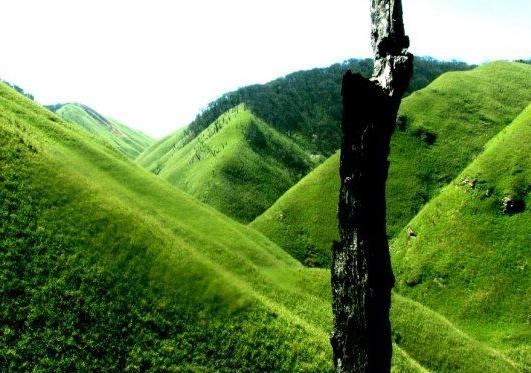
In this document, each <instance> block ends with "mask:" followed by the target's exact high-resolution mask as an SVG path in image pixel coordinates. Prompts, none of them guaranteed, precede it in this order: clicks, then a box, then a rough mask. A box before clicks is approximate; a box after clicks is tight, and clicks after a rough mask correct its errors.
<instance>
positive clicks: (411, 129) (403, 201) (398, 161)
mask: <svg viewBox="0 0 531 373" xmlns="http://www.w3.org/2000/svg"><path fill="white" fill-rule="evenodd" d="M530 83H531V66H529V65H525V64H521V63H509V62H495V63H489V64H486V65H482V66H480V67H478V68H476V69H474V70H472V71H466V72H452V73H446V74H444V75H442V76H441V77H440V78H438V79H437V80H435V81H434V82H433V83H431V84H430V85H429V86H428V87H426V88H424V89H422V90H420V91H417V92H415V93H413V94H411V95H410V96H409V97H407V98H405V99H404V101H403V102H402V106H401V108H400V117H399V125H398V129H397V131H396V132H395V134H394V136H393V139H392V144H391V155H390V160H391V168H390V175H389V180H388V185H387V206H388V211H387V224H388V233H389V235H390V236H391V237H394V236H395V235H396V234H397V233H398V232H400V231H401V230H402V228H403V227H404V226H405V225H406V224H407V223H408V221H409V220H410V219H411V218H413V216H415V214H416V213H417V212H418V211H419V210H420V209H421V207H422V206H424V205H425V204H426V203H427V202H428V201H429V200H430V199H431V198H433V197H434V196H436V195H437V194H438V193H439V192H440V190H441V188H443V187H445V186H446V185H447V184H448V183H449V182H450V181H451V180H452V179H453V178H455V177H456V176H457V175H458V174H459V173H460V172H461V171H462V170H463V169H464V168H465V167H466V166H467V165H468V164H469V163H470V162H471V161H472V160H474V159H475V157H476V156H477V155H479V154H480V153H481V152H482V151H483V146H484V145H485V144H486V143H487V141H488V140H489V139H491V138H492V137H493V136H495V135H496V134H497V133H498V132H499V131H500V130H501V129H503V128H504V127H505V126H506V125H508V124H509V123H510V122H511V121H512V120H513V119H514V118H515V116H516V115H518V113H520V112H521V110H523V108H525V106H526V105H527V104H528V103H529V102H530V101H531V91H530V90H529V86H530ZM338 162H339V157H338V155H337V154H335V155H333V156H332V157H331V158H330V159H329V160H327V161H326V162H324V163H323V164H322V165H321V166H319V167H318V168H317V169H315V170H314V171H313V172H312V173H310V174H309V175H308V176H306V177H305V178H304V179H302V180H301V181H300V182H299V183H298V184H296V185H295V186H293V187H292V188H291V189H290V190H289V191H288V192H286V193H285V194H284V195H283V196H282V197H281V198H279V200H278V201H277V202H276V203H275V204H274V205H273V206H272V207H271V208H269V209H268V210H267V211H266V212H265V213H264V214H262V215H261V216H259V217H258V218H257V219H256V220H255V221H254V222H253V223H252V224H251V226H252V227H253V228H255V229H258V230H259V231H261V232H262V233H264V234H265V235H266V236H267V237H269V238H270V239H271V240H273V241H274V242H276V243H277V244H279V245H280V246H281V247H282V248H284V249H285V250H287V251H288V252H289V253H291V254H292V255H294V256H295V257H296V258H297V259H299V260H300V261H301V262H305V263H306V264H308V265H317V266H326V267H327V266H328V265H329V263H330V248H331V246H332V241H333V240H334V239H337V234H338V233H337V223H336V208H337V201H338V193H339V176H338V174H337V172H338V169H339V164H338Z"/></svg>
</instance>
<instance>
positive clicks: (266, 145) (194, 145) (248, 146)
mask: <svg viewBox="0 0 531 373" xmlns="http://www.w3.org/2000/svg"><path fill="white" fill-rule="evenodd" d="M185 136H186V135H185V132H178V133H176V134H174V135H172V136H170V137H169V138H167V139H164V140H163V141H161V142H160V143H159V144H158V146H157V147H156V148H152V149H150V151H149V152H146V153H147V154H144V155H143V156H142V157H141V158H140V159H139V163H140V164H142V165H143V166H144V167H146V168H148V169H150V170H151V171H152V172H154V173H155V174H158V175H159V176H160V177H162V178H164V179H166V180H168V181H169V182H170V183H172V184H174V185H176V186H177V187H179V188H180V189H182V190H184V191H185V192H187V193H189V194H191V195H192V196H194V197H196V198H198V199H199V200H201V201H203V202H205V203H207V204H209V205H211V206H213V207H215V208H217V209H218V210H220V211H222V212H223V213H225V214H227V215H229V216H231V217H233V218H236V219H237V220H240V221H243V222H250V221H251V220H253V219H254V218H255V217H256V216H258V215H259V214H260V213H262V212H263V211H265V210H266V209H267V208H268V207H269V206H271V204H273V202H274V201H276V199H277V198H278V197H279V196H281V195H282V194H283V193H284V192H285V191H286V190H288V189H289V187H291V186H292V185H293V184H295V183H296V182H297V181H298V180H299V179H300V178H301V177H302V176H303V175H305V174H306V173H308V172H309V171H310V169H311V168H312V166H313V161H312V160H311V157H310V156H309V155H308V154H306V153H305V152H304V151H303V150H301V148H299V146H298V145H296V144H295V143H294V142H293V141H292V140H290V139H289V138H288V137H287V136H285V135H282V134H280V133H279V132H277V131H276V130H274V129H273V128H271V127H270V126H268V125H267V124H266V123H264V122H263V121H261V120H260V119H258V118H257V117H255V116H254V115H253V114H252V113H251V112H250V111H249V110H247V109H246V108H245V106H244V105H239V106H237V107H235V108H233V109H231V110H229V111H228V112H227V113H225V114H223V115H222V116H220V117H219V118H218V119H216V120H215V121H214V122H213V123H212V124H211V125H210V126H209V127H208V128H206V129H205V130H204V131H203V132H201V134H199V135H198V136H197V137H195V138H194V139H193V140H192V141H190V142H186V143H184V142H183V141H182V140H183V139H184V138H185ZM170 144H172V145H171V146H170ZM148 154H149V155H148ZM155 154H156V156H155Z"/></svg>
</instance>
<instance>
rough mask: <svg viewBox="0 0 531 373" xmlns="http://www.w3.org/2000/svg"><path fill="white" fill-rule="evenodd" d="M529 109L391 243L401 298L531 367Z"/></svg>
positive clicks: (529, 107)
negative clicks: (444, 316)
mask: <svg viewBox="0 0 531 373" xmlns="http://www.w3.org/2000/svg"><path fill="white" fill-rule="evenodd" d="M530 143H531V105H529V106H528V107H527V109H525V110H524V111H523V112H522V113H521V114H520V115H519V116H518V117H517V118H516V119H515V120H514V121H513V122H512V123H511V124H510V125H509V126H508V127H506V128H505V129H504V130H502V131H501V132H500V133H499V134H498V135H497V136H496V137H494V138H493V139H492V140H491V141H489V142H488V143H487V145H486V146H485V151H484V152H483V153H482V154H481V155H480V156H479V157H478V158H476V160H474V162H472V163H471V164H470V165H469V166H468V167H466V168H465V170H464V171H462V172H461V173H460V174H459V176H458V177H457V178H455V179H454V180H453V181H452V182H451V183H450V184H449V185H448V186H447V187H445V188H444V189H443V190H442V192H441V193H440V194H439V195H438V196H437V197H435V198H434V199H433V200H431V201H430V202H429V203H428V204H427V205H426V206H425V207H424V208H423V209H422V210H421V211H420V212H419V214H418V215H417V216H416V217H415V218H414V219H413V220H411V222H410V223H409V224H408V226H409V227H410V229H412V230H413V231H414V232H415V234H414V236H411V235H410V237H408V235H407V234H406V233H405V232H402V233H401V234H399V235H398V236H397V238H396V239H395V240H394V241H393V243H392V258H393V264H394V268H395V274H396V276H397V285H396V289H397V290H398V291H399V292H400V293H401V294H403V295H406V296H408V297H411V298H412V299H415V300H417V301H420V302H422V303H423V304H425V305H428V306H429V307H430V308H431V309H433V310H436V311H438V312H440V313H442V314H444V315H446V316H447V317H448V318H449V319H450V320H452V322H454V323H455V324H456V325H458V326H459V327H460V328H461V329H463V330H466V331H467V332H469V333H470V334H472V335H474V336H477V338H479V339H480V340H482V341H485V342H488V343H490V344H492V345H493V346H495V347H500V348H501V347H502V346H505V347H507V348H509V349H510V350H511V351H512V353H511V354H512V355H513V356H514V357H515V358H518V359H520V360H521V361H522V362H526V363H527V366H528V368H531V329H530V328H529V310H530V309H531V299H530V298H529V294H530V293H531V277H530V276H529V263H530V262H531V251H530V249H531V209H530V206H531V193H530V192H531V158H530V154H529V150H530V147H529V144H530Z"/></svg>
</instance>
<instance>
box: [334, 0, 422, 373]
mask: <svg viewBox="0 0 531 373" xmlns="http://www.w3.org/2000/svg"><path fill="white" fill-rule="evenodd" d="M371 16H372V45H373V49H374V55H375V64H374V71H373V76H372V78H371V79H365V78H363V77H362V76H361V75H359V74H353V73H351V72H350V71H348V72H347V73H346V74H345V76H344V78H343V88H342V96H343V121H342V131H343V140H342V144H341V158H340V166H339V174H340V178H341V189H340V195H339V206H338V225H339V237H340V241H339V242H337V243H335V244H334V247H333V259H332V260H333V262H332V295H333V312H334V316H335V320H334V330H333V333H332V338H331V342H332V348H333V352H334V365H335V368H336V372H348V373H350V372H357V373H358V372H360V373H361V372H363V373H368V372H370V373H372V372H378V373H379V372H389V371H390V369H391V354H392V343H391V325H390V321H389V309H390V306H391V288H392V287H393V285H394V276H393V272H392V269H391V260H390V256H389V246H388V241H387V234H386V227H385V183H386V180H387V173H388V169H389V161H388V160H387V157H388V155H389V147H390V141H391V135H392V133H393V131H394V128H395V123H396V115H397V111H398V107H399V106H400V101H401V99H402V96H403V94H404V92H405V90H406V89H407V86H408V84H409V80H410V78H411V75H412V71H413V56H412V55H411V54H409V53H407V48H408V47H409V39H408V37H407V36H406V35H405V33H404V25H403V22H402V7H401V3H400V0H372V4H371Z"/></svg>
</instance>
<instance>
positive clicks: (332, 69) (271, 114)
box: [186, 57, 472, 157]
mask: <svg viewBox="0 0 531 373" xmlns="http://www.w3.org/2000/svg"><path fill="white" fill-rule="evenodd" d="M372 67H373V61H372V60H371V59H361V60H360V59H351V60H348V61H344V62H343V63H340V64H339V63H336V64H334V65H332V66H329V67H325V68H316V69H312V70H307V71H298V72H295V73H292V74H289V75H287V76H285V77H282V78H279V79H276V80H273V81H271V82H269V83H266V84H257V85H252V86H248V87H243V88H240V89H238V90H237V91H234V92H229V93H226V94H224V95H222V96H221V97H220V98H218V99H216V100H215V101H213V102H211V103H210V104H209V105H208V107H207V108H206V109H205V110H204V111H202V112H201V113H200V114H199V115H198V116H197V118H196V119H195V120H194V121H193V122H192V123H190V125H189V126H188V128H187V129H186V131H187V132H188V133H187V136H188V137H189V139H193V138H194V137H195V136H197V135H198V134H199V133H201V131H203V130H204V129H205V128H206V127H208V126H209V125H210V124H211V123H212V122H213V121H214V120H215V119H216V118H217V117H219V116H220V115H221V114H223V113H224V112H225V111H227V110H229V109H230V108H232V107H234V106H236V105H238V104H240V103H244V104H245V105H247V107H249V108H250V110H251V111H252V112H253V113H255V114H256V115H257V116H258V117H260V118H262V119H263V120H265V121H266V122H267V123H268V124H270V125H271V126H273V128H275V129H276V130H278V131H279V132H281V133H283V134H286V135H288V136H290V137H291V138H293V140H295V141H296V142H297V143H298V144H299V145H300V146H301V147H302V148H303V149H305V150H308V151H310V152H312V153H314V154H321V155H323V156H325V157H328V156H330V155H331V154H333V153H334V152H335V151H336V150H337V149H338V148H339V144H340V136H341V131H340V126H339V123H340V121H341V96H340V92H341V79H342V77H343V74H344V73H345V71H347V70H348V69H351V70H352V71H356V72H359V73H361V74H362V75H364V76H369V75H370V74H371V73H372ZM470 68H472V66H470V65H467V64H465V63H463V62H456V61H453V62H444V61H437V60H434V59H432V58H429V57H424V58H423V57H417V58H415V61H414V72H413V78H412V80H411V83H410V85H409V88H408V91H407V93H408V94H409V93H411V92H414V91H416V90H418V89H421V88H424V87H425V86H427V85H428V84H429V83H430V82H432V81H433V80H434V79H435V78H437V77H438V76H439V75H441V74H442V73H444V72H447V71H457V70H468V69H470Z"/></svg>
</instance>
